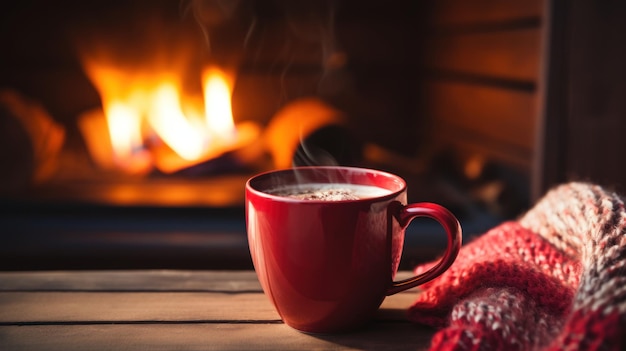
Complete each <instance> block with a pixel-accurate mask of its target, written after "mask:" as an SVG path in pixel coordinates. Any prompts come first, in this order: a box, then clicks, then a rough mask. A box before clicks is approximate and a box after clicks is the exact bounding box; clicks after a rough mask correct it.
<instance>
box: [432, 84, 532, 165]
mask: <svg viewBox="0 0 626 351" xmlns="http://www.w3.org/2000/svg"><path fill="white" fill-rule="evenodd" d="M427 90H428V92H427V94H428V98H429V100H430V104H431V106H432V107H431V113H432V117H433V118H434V120H435V121H436V123H435V125H436V126H438V132H439V133H442V134H445V133H447V132H448V130H449V129H456V130H465V131H467V132H468V133H472V134H474V135H476V136H484V137H485V138H488V139H490V140H493V141H494V142H498V143H501V144H509V145H511V146H512V147H516V148H519V149H521V150H525V151H527V152H529V153H530V151H531V150H532V149H533V143H534V120H533V116H534V113H535V109H536V106H535V96H534V94H532V93H528V92H520V91H514V90H506V89H498V88H493V87H486V86H476V85H472V84H461V83H447V82H436V83H431V84H429V85H428V89H427ZM461 137H462V136H461Z"/></svg>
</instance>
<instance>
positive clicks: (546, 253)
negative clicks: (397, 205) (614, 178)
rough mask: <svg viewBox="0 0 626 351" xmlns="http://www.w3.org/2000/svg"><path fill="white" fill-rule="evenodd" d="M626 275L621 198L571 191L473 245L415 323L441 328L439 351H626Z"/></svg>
mask: <svg viewBox="0 0 626 351" xmlns="http://www.w3.org/2000/svg"><path fill="white" fill-rule="evenodd" d="M625 266H626V211H625V210H624V203H623V202H622V200H621V199H620V197H619V196H618V195H617V194H614V193H611V192H608V191H606V190H605V189H603V188H602V187H600V186H597V185H593V184H586V183H569V184H564V185H561V186H559V187H556V188H554V189H552V190H551V191H549V192H548V193H547V194H546V195H545V196H544V197H543V198H542V199H541V200H540V201H539V202H537V204H536V205H535V206H534V207H533V208H532V209H531V210H529V211H528V212H527V213H526V214H524V215H523V216H522V217H521V218H520V219H519V220H517V221H511V222H506V223H503V224H501V225H499V226H497V227H495V228H494V229H492V230H490V231H488V232H487V233H485V234H483V235H482V236H480V237H478V238H477V239H475V240H474V241H472V242H470V243H469V244H467V245H465V246H464V247H463V248H462V249H461V251H460V252H459V255H458V257H457V259H456V261H455V262H454V264H453V265H452V267H450V269H448V270H447V271H446V272H445V273H444V274H442V275H441V276H440V277H439V278H437V279H435V280H433V281H431V282H429V283H427V284H425V285H423V286H422V289H423V292H421V293H420V294H419V295H418V298H417V301H416V302H415V303H414V304H413V305H412V306H411V307H410V309H409V319H411V320H412V321H414V322H418V323H423V324H428V325H431V326H435V327H437V328H440V329H439V330H438V331H437V332H436V334H435V335H434V337H433V339H432V341H431V346H430V349H431V350H623V349H624V348H625V347H626V343H625V340H624V337H625V335H626V268H625ZM429 267H430V265H429V264H426V265H422V266H419V267H417V268H416V272H418V273H421V272H423V271H425V270H426V269H428V268H429Z"/></svg>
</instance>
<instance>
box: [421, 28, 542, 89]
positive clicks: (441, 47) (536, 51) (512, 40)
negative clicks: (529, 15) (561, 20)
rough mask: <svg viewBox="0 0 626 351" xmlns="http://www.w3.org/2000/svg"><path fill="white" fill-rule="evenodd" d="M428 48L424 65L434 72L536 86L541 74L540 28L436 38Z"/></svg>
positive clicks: (449, 35)
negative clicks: (475, 76) (528, 83)
mask: <svg viewBox="0 0 626 351" xmlns="http://www.w3.org/2000/svg"><path fill="white" fill-rule="evenodd" d="M426 47H427V50H425V52H424V65H425V66H426V68H427V69H431V70H437V71H444V72H448V71H451V72H454V73H463V74H471V75H483V76H488V77H497V78H499V79H510V80H521V81H528V82H533V83H534V82H536V81H537V79H538V76H539V73H540V72H539V66H540V58H541V32H540V30H539V29H538V28H531V29H519V30H510V31H498V32H486V33H484V32H479V33H471V32H470V33H460V34H459V33H449V34H442V35H435V36H432V37H431V39H430V40H429V42H428V43H427V44H426Z"/></svg>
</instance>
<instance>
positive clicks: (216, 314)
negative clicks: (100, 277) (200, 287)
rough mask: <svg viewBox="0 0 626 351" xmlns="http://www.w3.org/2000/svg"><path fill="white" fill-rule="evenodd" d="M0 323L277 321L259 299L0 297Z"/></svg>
mask: <svg viewBox="0 0 626 351" xmlns="http://www.w3.org/2000/svg"><path fill="white" fill-rule="evenodd" d="M0 312H1V313H0V322H2V323H51V322H64V323H65V322H78V323H81V322H102V323H115V322H124V321H135V322H137V321H142V322H146V321H151V322H154V321H216V320H217V321H242V320H264V321H277V320H279V319H280V317H279V316H278V314H277V313H276V311H275V310H274V308H273V306H272V305H271V303H270V301H269V299H267V297H265V295H263V294H261V293H239V294H229V293H169V292H159V293H82V292H72V293H66V292H3V293H0Z"/></svg>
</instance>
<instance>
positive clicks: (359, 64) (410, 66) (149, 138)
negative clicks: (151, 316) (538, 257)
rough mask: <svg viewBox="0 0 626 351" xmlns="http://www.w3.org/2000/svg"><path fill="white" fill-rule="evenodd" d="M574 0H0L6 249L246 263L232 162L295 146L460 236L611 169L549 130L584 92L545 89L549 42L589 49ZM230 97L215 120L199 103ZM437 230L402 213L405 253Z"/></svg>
mask: <svg viewBox="0 0 626 351" xmlns="http://www.w3.org/2000/svg"><path fill="white" fill-rule="evenodd" d="M562 8H566V10H567V11H563V10H562ZM555 9H556V10H558V11H556V10H555ZM559 9H561V10H559ZM596 10H597V11H604V10H602V9H595V10H594V11H596ZM555 11H556V12H555ZM561 11H563V12H561ZM580 11H581V10H580V5H572V6H569V5H562V4H561V3H560V2H558V1H548V0H533V1H524V2H506V1H491V0H485V1H482V0H481V1H473V2H464V1H460V0H446V1H438V2H406V3H405V2H402V3H396V4H394V5H393V6H380V3H379V2H375V1H359V2H357V1H352V0H344V1H340V0H326V1H314V2H293V1H284V0H267V1H265V0H263V1H245V0H240V1H233V2H229V3H228V4H226V3H224V2H221V1H214V0H182V1H181V0H157V1H143V0H141V1H133V2H131V3H128V2H125V1H113V2H112V1H99V0H96V1H89V2H85V1H69V2H68V3H66V4H64V6H63V7H60V6H58V5H57V4H55V3H50V2H46V1H41V0H25V1H20V2H13V3H12V4H10V5H7V9H6V11H4V12H3V13H2V14H1V15H0V18H1V23H2V30H1V31H0V44H1V45H2V47H3V48H4V50H3V51H4V54H3V61H4V64H3V65H2V67H0V168H2V171H0V184H1V185H0V209H1V212H0V225H1V226H2V230H1V234H0V240H2V243H3V244H2V245H0V269H64V268H72V269H90V268H116V269H117V268H185V269H207V268H212V269H216V268H217V269H241V268H250V267H251V266H250V265H251V261H250V259H249V253H248V248H247V240H246V235H245V228H244V218H243V216H244V209H243V202H244V198H243V196H244V191H243V190H244V185H245V181H246V180H247V179H248V178H249V177H250V176H252V175H253V174H256V173H258V172H263V171H267V170H271V169H276V168H284V167H290V166H292V165H309V164H340V165H351V166H363V167H372V168H378V169H384V170H387V171H390V172H394V173H397V174H399V175H401V176H402V177H404V178H405V179H406V180H407V181H408V183H409V201H433V202H438V203H441V204H442V205H444V206H447V207H449V208H450V209H452V210H453V212H455V213H456V214H457V215H458V216H459V219H460V220H461V224H462V225H463V227H464V232H465V234H466V238H467V239H468V240H469V239H471V237H472V236H473V235H475V234H480V233H482V232H484V231H485V230H486V229H488V228H490V227H492V226H494V225H495V224H497V223H499V222H501V221H504V220H507V219H510V218H514V217H516V216H518V215H519V214H520V213H522V212H523V211H524V210H525V209H527V208H528V207H529V204H530V203H531V202H532V201H533V200H534V199H535V198H537V196H539V195H540V194H541V193H542V192H543V191H545V190H546V189H547V188H548V187H549V186H550V185H552V184H554V183H557V182H561V181H564V180H566V179H570V178H579V179H580V178H583V179H584V178H585V177H586V176H587V175H588V177H587V178H591V179H600V180H607V179H608V178H606V177H605V176H606V174H607V173H608V172H604V173H602V174H599V173H597V174H594V173H593V169H598V170H600V169H603V168H602V165H604V164H607V163H606V162H601V161H602V160H601V159H598V160H592V161H593V162H591V161H589V162H588V163H590V164H591V163H593V164H594V167H586V168H585V167H583V166H584V165H583V163H584V162H583V161H584V160H589V159H593V157H590V156H589V153H587V154H586V156H585V152H584V150H583V149H584V148H582V147H580V145H581V144H580V143H576V142H575V140H573V137H572V136H571V135H568V134H563V133H566V131H576V130H578V132H577V133H578V134H575V136H580V135H581V132H580V130H579V129H580V128H579V127H580V125H581V124H577V122H576V121H580V120H576V119H575V118H574V117H572V118H569V117H563V116H568V115H567V113H576V112H575V111H580V110H579V109H575V111H574V112H572V111H571V110H570V109H568V108H566V107H564V106H565V105H567V104H568V103H569V102H567V101H570V100H567V99H561V100H560V99H559V97H561V98H562V95H560V94H561V93H559V92H563V91H565V90H567V89H565V90H564V88H563V86H560V87H559V86H558V84H557V83H556V82H565V81H566V80H565V79H558V77H563V76H564V75H566V74H565V73H564V72H563V71H562V69H558V68H557V69H553V68H554V67H555V66H554V65H555V63H554V62H553V61H552V60H556V59H557V58H558V57H559V54H560V55H561V56H560V57H561V60H564V57H565V58H567V57H569V56H567V55H566V54H564V52H568V51H567V50H570V51H576V52H588V51H585V50H583V49H581V47H582V46H581V47H576V48H571V47H567V48H565V47H566V46H567V43H568V41H567V40H566V39H564V38H566V37H567V35H565V34H564V33H565V32H567V31H571V30H572V29H571V28H572V27H571V26H570V25H569V22H567V21H564V20H563V18H570V17H568V16H573V15H572V14H573V13H576V14H578V15H577V16H582V15H580ZM583 12H584V11H583ZM591 12H593V11H591ZM591 22H593V21H591ZM591 22H590V23H591ZM589 28H592V27H591V26H590V27H589ZM568 33H569V32H568ZM574 34H576V33H574ZM548 39H549V40H550V42H551V43H553V44H554V45H555V46H554V45H553V46H554V47H553V46H550V47H547V45H546V42H547V40H548ZM555 43H556V44H555ZM559 43H560V44H559ZM557 44H558V45H557ZM559 45H561V46H559ZM565 49H567V50H565ZM574 49H575V50H574ZM618 54H619V53H618ZM618 56H619V55H618ZM622 56H623V54H622ZM622 56H620V57H622ZM577 57H584V56H580V55H579V56H577ZM577 62H578V61H577ZM578 64H582V63H581V62H578ZM559 67H560V66H559ZM575 68H576V67H574V66H572V67H571V70H572V72H569V73H568V74H571V75H569V76H567V77H569V78H568V79H571V80H572V81H573V82H576V79H578V78H577V77H578V76H576V75H574V73H573V71H574V69H575ZM209 71H213V72H217V71H219V72H221V73H223V77H224V79H223V81H221V83H219V84H222V83H223V86H222V88H223V89H224V90H222V92H223V94H222V95H225V96H227V98H226V99H225V100H224V99H222V100H221V102H214V101H213V102H211V101H209V99H208V98H207V96H211V97H214V96H217V95H219V94H218V93H211V94H205V93H206V92H207V91H209V90H211V89H212V88H210V84H208V83H207V82H208V81H210V79H209V78H208V77H209V74H208V73H207V72H209ZM559 74H561V75H560V76H559ZM553 75H556V78H555V77H554V76H553ZM607 81H608V80H607ZM562 84H565V83H562ZM580 86H581V85H580V82H578V83H577V84H574V85H572V89H573V90H571V92H574V91H577V90H576V89H579V88H577V87H580ZM211 91H213V90H211ZM581 95H582V94H579V95H578V96H581ZM565 100H567V101H565ZM571 101H573V100H571ZM580 101H583V100H582V99H580V100H579V99H576V100H575V102H576V103H579V102H580ZM223 103H227V105H228V106H227V107H226V108H225V109H224V110H220V111H222V112H223V111H227V112H228V113H226V115H228V118H227V119H225V120H222V119H220V120H219V121H216V119H214V118H213V117H208V116H209V114H211V116H215V113H216V112H208V110H209V109H207V107H213V106H217V105H221V104H223ZM151 104H152V105H151ZM611 106H613V105H611ZM116 111H117V112H116ZM164 111H167V113H165V112H164ZM222 112H219V113H216V114H221V113H222ZM548 112H551V113H552V112H554V113H553V114H551V115H550V116H548ZM116 113H117V115H116ZM131 116H132V117H131ZM172 116H175V117H172ZM553 116H559V117H558V118H557V117H553ZM611 116H613V115H611ZM548 117H550V118H548ZM229 118H230V119H229ZM568 118H569V119H568ZM116 121H117V122H120V121H122V122H120V123H121V124H122V125H123V126H122V127H123V128H122V131H121V132H120V131H119V130H117V129H116V128H117V127H115V125H117V126H118V127H119V125H120V124H119V123H118V124H116V123H117V122H116ZM129 121H130V122H129ZM224 121H226V122H224ZM603 121H605V122H606V123H605V124H602V125H601V126H600V127H598V128H605V129H607V130H608V129H610V128H609V126H611V125H617V124H619V122H616V119H615V118H613V117H611V118H609V119H605V120H603ZM611 121H613V122H611ZM603 123H604V122H603ZM582 124H583V125H587V126H589V125H591V124H589V123H587V124H585V123H582ZM564 125H565V126H568V128H570V127H571V129H568V128H563V126H564ZM210 126H213V127H215V128H217V129H214V130H211V129H210V128H209V127H210ZM619 126H623V125H619ZM124 128H126V129H124ZM220 128H221V129H220ZM576 128H578V129H576ZM594 128H595V127H594ZM615 129H616V130H617V131H619V130H620V128H615ZM603 130H604V129H603ZM185 131H187V133H186V132H185ZM605 131H606V130H605ZM119 133H121V134H119ZM590 138H591V140H594V145H596V144H598V145H599V144H600V143H601V141H602V140H600V139H601V138H595V137H590ZM116 139H122V140H123V142H122V143H121V146H120V145H116V141H115V140H116ZM181 143H182V144H181ZM189 145H192V146H195V147H197V148H196V149H193V148H190V146H189ZM216 145H217V146H216ZM568 150H578V152H579V154H580V155H582V156H581V158H580V159H578V158H576V157H575V156H572V155H571V154H570V153H568V152H569V151H568ZM594 162H595V163H594ZM578 165H581V166H580V167H578ZM595 166H598V167H595ZM577 167H578V168H577ZM589 169H591V170H592V171H589V172H587V170H589ZM572 170H573V171H572ZM570 171H571V172H570ZM574 171H575V172H574ZM568 172H570V173H568ZM586 172H587V173H586ZM598 172H600V171H598ZM615 173H616V174H617V173H619V172H615ZM623 173H624V172H622V173H620V174H623ZM570 176H571V177H570ZM594 177H595V178H594ZM607 182H610V180H607ZM619 184H620V183H619V181H614V182H613V183H611V185H616V186H619ZM437 230H438V229H437V228H436V225H433V223H430V222H427V221H424V222H416V223H414V224H412V225H411V227H410V228H409V230H408V232H407V239H406V240H407V241H406V248H407V249H406V253H405V257H403V263H402V265H403V268H410V267H411V266H412V265H413V264H415V263H416V262H418V261H423V260H426V259H431V258H434V257H436V256H437V255H438V253H439V252H440V251H441V250H442V248H443V246H444V243H442V242H441V241H440V240H443V239H439V237H440V235H439V233H438V231H437Z"/></svg>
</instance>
